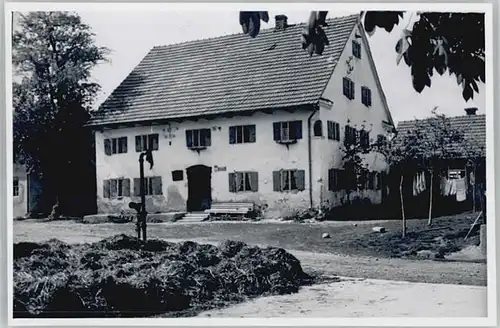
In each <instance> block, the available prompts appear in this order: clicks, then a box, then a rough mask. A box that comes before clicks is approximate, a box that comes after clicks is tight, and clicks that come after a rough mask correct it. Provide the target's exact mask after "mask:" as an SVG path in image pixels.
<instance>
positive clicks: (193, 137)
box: [186, 129, 211, 149]
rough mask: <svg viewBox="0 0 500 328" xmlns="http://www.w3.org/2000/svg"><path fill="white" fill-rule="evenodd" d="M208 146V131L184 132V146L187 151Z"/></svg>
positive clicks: (209, 143) (209, 134)
mask: <svg viewBox="0 0 500 328" xmlns="http://www.w3.org/2000/svg"><path fill="white" fill-rule="evenodd" d="M210 145H211V132H210V129H198V130H186V146H187V147H188V148H189V149H200V148H207V147H210Z"/></svg>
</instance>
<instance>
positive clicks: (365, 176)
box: [358, 172, 370, 190]
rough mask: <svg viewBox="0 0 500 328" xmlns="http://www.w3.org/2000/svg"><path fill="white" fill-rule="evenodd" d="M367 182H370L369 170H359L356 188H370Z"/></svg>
mask: <svg viewBox="0 0 500 328" xmlns="http://www.w3.org/2000/svg"><path fill="white" fill-rule="evenodd" d="M369 184H370V174H369V172H361V173H360V174H359V176H358V188H359V189H360V190H366V189H370V188H369Z"/></svg>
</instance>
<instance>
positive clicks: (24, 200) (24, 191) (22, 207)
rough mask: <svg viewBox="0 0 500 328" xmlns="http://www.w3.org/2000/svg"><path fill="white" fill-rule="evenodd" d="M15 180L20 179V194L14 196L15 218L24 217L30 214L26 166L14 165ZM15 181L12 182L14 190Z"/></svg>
mask: <svg viewBox="0 0 500 328" xmlns="http://www.w3.org/2000/svg"><path fill="white" fill-rule="evenodd" d="M13 178H17V179H19V194H18V195H17V196H13V199H12V201H13V216H14V218H16V217H20V216H22V217H24V216H25V215H26V214H27V213H28V179H27V174H26V170H25V169H24V166H21V165H14V167H13ZM13 183H14V181H11V182H10V187H9V188H11V189H12V188H13Z"/></svg>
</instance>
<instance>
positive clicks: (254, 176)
mask: <svg viewBox="0 0 500 328" xmlns="http://www.w3.org/2000/svg"><path fill="white" fill-rule="evenodd" d="M249 174H250V187H251V188H252V191H259V173H258V172H249Z"/></svg>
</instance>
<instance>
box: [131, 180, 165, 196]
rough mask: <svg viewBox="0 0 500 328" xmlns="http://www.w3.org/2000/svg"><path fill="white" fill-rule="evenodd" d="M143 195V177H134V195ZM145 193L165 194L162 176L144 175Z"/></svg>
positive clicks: (149, 194)
mask: <svg viewBox="0 0 500 328" xmlns="http://www.w3.org/2000/svg"><path fill="white" fill-rule="evenodd" d="M140 195H141V179H140V178H135V179H134V196H140ZM144 195H146V196H152V195H163V190H162V183H161V177H144Z"/></svg>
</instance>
